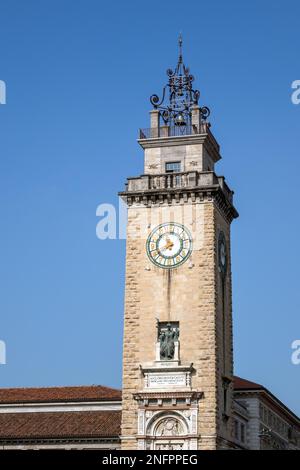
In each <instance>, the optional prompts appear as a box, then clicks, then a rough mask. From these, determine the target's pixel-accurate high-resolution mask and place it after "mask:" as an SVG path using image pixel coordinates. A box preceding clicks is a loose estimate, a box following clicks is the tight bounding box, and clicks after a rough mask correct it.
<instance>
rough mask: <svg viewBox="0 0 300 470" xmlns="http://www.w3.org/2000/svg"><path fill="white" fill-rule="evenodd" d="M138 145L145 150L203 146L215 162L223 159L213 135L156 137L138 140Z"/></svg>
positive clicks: (209, 133)
mask: <svg viewBox="0 0 300 470" xmlns="http://www.w3.org/2000/svg"><path fill="white" fill-rule="evenodd" d="M138 143H139V144H140V146H141V147H142V148H143V149H144V150H145V149H148V148H156V147H172V146H178V145H197V144H203V145H204V146H205V147H207V150H208V151H209V153H210V155H211V157H212V158H213V160H214V162H217V161H218V160H220V159H221V158H222V157H221V155H220V147H219V144H218V143H217V141H216V139H215V138H214V137H213V135H212V133H211V132H210V131H209V132H208V133H205V134H204V133H203V134H193V135H183V136H172V137H154V138H151V139H138Z"/></svg>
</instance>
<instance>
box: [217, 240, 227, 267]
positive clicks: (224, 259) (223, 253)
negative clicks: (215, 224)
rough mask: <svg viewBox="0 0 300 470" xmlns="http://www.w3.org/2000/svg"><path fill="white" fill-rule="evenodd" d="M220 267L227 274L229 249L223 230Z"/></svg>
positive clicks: (220, 241) (220, 245)
mask: <svg viewBox="0 0 300 470" xmlns="http://www.w3.org/2000/svg"><path fill="white" fill-rule="evenodd" d="M219 267H220V271H221V272H222V274H225V273H226V269H227V249H226V240H225V235H224V233H223V232H221V233H220V236H219Z"/></svg>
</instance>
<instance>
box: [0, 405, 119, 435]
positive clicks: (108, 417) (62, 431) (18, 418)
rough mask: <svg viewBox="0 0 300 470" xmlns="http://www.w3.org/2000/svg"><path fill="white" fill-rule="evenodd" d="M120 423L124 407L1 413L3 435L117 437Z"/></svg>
mask: <svg viewBox="0 0 300 470" xmlns="http://www.w3.org/2000/svg"><path fill="white" fill-rule="evenodd" d="M120 425H121V411H72V412H59V413H57V412H50V413H49V412H46V413H0V439H3V438H5V439H10V438H11V439H22V438H27V439H30V438H35V439H38V438H41V439H50V438H68V437H72V438H89V437H92V438H97V437H99V438H101V437H102V438H104V437H116V438H117V437H118V436H119V435H120Z"/></svg>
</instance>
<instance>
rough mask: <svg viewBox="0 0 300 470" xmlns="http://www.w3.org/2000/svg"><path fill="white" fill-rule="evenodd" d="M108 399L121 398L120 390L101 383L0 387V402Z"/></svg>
mask: <svg viewBox="0 0 300 470" xmlns="http://www.w3.org/2000/svg"><path fill="white" fill-rule="evenodd" d="M110 400H121V391H120V390H117V389H115V388H110V387H103V386H102V385H91V386H78V387H41V388H1V389H0V403H2V404H4V403H43V402H52V403H53V402H79V401H80V402H82V401H110Z"/></svg>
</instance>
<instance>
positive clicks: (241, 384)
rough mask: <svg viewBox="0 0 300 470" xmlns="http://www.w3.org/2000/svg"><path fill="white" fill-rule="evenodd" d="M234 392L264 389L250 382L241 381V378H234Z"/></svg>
mask: <svg viewBox="0 0 300 470" xmlns="http://www.w3.org/2000/svg"><path fill="white" fill-rule="evenodd" d="M233 387H234V390H263V389H264V387H263V386H262V385H260V384H257V383H255V382H251V381H250V380H246V379H242V378H241V377H237V376H235V377H234V378H233Z"/></svg>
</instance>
